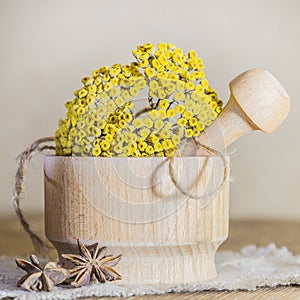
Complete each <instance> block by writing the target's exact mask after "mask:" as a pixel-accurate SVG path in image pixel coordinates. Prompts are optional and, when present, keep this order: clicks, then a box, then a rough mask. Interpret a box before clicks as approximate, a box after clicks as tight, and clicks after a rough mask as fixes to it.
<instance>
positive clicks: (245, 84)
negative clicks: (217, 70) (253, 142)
mask: <svg viewBox="0 0 300 300" xmlns="http://www.w3.org/2000/svg"><path fill="white" fill-rule="evenodd" d="M229 88H230V92H231V95H230V98H229V100H228V103H227V104H226V106H225V108H224V109H223V111H222V112H221V113H220V115H219V116H218V118H217V119H216V120H215V121H214V122H213V123H212V124H211V125H210V126H209V127H207V128H206V129H205V130H204V131H203V132H202V133H201V134H200V135H199V137H197V138H196V140H197V141H198V142H200V143H201V144H204V145H207V146H210V147H212V148H214V149H216V150H218V151H222V150H223V149H225V148H227V147H228V146H229V145H230V144H231V143H233V142H234V141H235V140H236V139H238V138H239V137H240V136H242V135H245V134H247V133H248V132H250V131H254V130H261V131H263V132H266V133H270V132H272V131H274V130H275V129H276V128H277V127H279V126H280V124H281V123H282V122H283V121H284V120H285V118H286V116H287V115H288V113H289V110H290V100H289V96H288V94H287V92H286V91H285V89H284V88H283V87H282V85H281V84H280V83H279V82H278V80H277V79H276V78H275V77H274V76H273V75H272V74H270V73H269V72H268V71H265V70H260V69H253V70H249V71H246V72H244V73H242V74H240V75H238V76H237V77H236V78H234V79H233V80H232V81H231V82H230V83H229ZM201 154H205V153H203V150H201V149H197V147H196V145H195V143H194V142H193V141H191V142H188V143H187V145H185V147H184V149H183V155H185V156H186V155H201Z"/></svg>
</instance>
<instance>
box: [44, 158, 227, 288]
mask: <svg viewBox="0 0 300 300" xmlns="http://www.w3.org/2000/svg"><path fill="white" fill-rule="evenodd" d="M172 166H173V170H174V176H175V178H176V181H177V183H178V184H179V185H180V187H181V188H182V189H183V190H184V191H186V192H188V194H187V195H184V194H182V193H181V192H180V191H179V190H178V189H177V188H176V187H175V186H174V183H173V182H172V180H171V178H170V173H169V161H168V160H167V159H166V158H90V157H89V158H76V157H55V156H48V157H45V163H44V170H45V224H46V227H45V230H46V236H47V237H48V239H49V240H50V241H51V242H52V243H53V244H54V246H55V247H56V248H57V250H58V252H59V253H60V254H62V253H70V252H71V253H72V252H77V251H76V250H77V247H76V239H80V240H82V241H83V242H85V243H86V244H88V245H90V244H93V243H96V242H100V244H102V245H103V246H107V247H108V252H109V254H113V255H118V254H120V253H123V258H122V260H121V262H120V263H119V265H118V266H117V270H118V272H119V273H120V274H122V276H123V279H122V281H120V284H122V285H126V284H159V283H161V284H174V283H190V282H197V281H200V280H207V279H209V278H213V277H214V276H216V269H215V263H214V257H215V253H216V250H217V248H218V247H219V246H220V244H221V243H222V242H224V240H225V239H226V238H227V235H228V218H229V211H228V205H229V178H228V176H227V178H226V180H225V182H224V183H223V185H222V188H221V189H220V190H219V191H218V192H217V193H214V191H216V190H217V189H218V187H219V185H220V184H221V182H222V179H223V174H224V165H223V162H222V160H221V159H220V158H218V157H212V156H211V157H183V158H181V157H176V158H174V160H173V161H172ZM207 194H208V197H207V196H206V195H207ZM196 195H197V196H198V195H201V196H203V197H202V198H201V199H199V200H198V199H193V198H192V197H194V196H196Z"/></svg>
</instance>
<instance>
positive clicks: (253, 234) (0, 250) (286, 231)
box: [0, 217, 300, 300]
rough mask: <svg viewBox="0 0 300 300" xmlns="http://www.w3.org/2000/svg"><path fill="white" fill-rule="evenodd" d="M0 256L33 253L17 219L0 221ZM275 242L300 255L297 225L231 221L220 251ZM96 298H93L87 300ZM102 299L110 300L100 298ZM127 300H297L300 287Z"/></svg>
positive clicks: (37, 224)
mask: <svg viewBox="0 0 300 300" xmlns="http://www.w3.org/2000/svg"><path fill="white" fill-rule="evenodd" d="M30 220H32V224H33V228H34V229H35V230H36V231H37V232H41V231H42V228H43V220H42V218H41V217H30ZM0 240H1V242H0V255H8V256H28V254H30V253H31V252H32V251H33V248H32V245H31V243H30V240H29V238H28V237H27V235H26V234H25V233H24V231H23V230H22V229H21V226H20V225H19V223H18V222H17V220H16V218H7V219H2V220H0ZM270 242H274V243H275V244H276V245H277V246H287V247H288V248H289V249H290V250H291V251H293V252H294V253H300V222H299V223H296V222H280V221H278V222H275V221H272V222H267V221H266V222H262V221H231V222H230V234H229V238H228V240H227V241H226V242H225V243H224V244H223V245H222V246H221V248H220V250H219V251H222V250H233V251H237V250H239V249H240V248H241V247H243V246H245V245H247V244H256V245H258V246H265V245H267V244H268V243H270ZM89 299H96V298H89ZM102 299H105V300H108V299H110V300H111V299H113V298H102ZM128 299H130V300H150V299H151V300H159V299H163V300H169V299H183V300H193V299H211V300H214V299H242V300H244V299H245V300H246V299H275V300H276V299H287V300H293V299H299V300H300V287H297V286H290V287H278V288H263V289H259V290H257V291H254V292H241V291H239V292H197V293H180V294H176V293H171V294H165V295H160V296H141V297H131V298H128Z"/></svg>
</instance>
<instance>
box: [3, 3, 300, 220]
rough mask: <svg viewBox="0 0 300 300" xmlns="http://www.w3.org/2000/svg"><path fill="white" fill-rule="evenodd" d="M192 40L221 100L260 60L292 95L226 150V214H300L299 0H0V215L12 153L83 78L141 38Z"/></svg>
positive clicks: (51, 125) (122, 56)
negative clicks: (285, 112)
mask: <svg viewBox="0 0 300 300" xmlns="http://www.w3.org/2000/svg"><path fill="white" fill-rule="evenodd" d="M160 41H167V42H172V43H175V44H176V45H177V46H178V47H180V48H183V49H184V50H189V49H195V50H197V51H198V53H199V55H200V57H202V59H203V60H204V63H205V65H206V74H207V77H208V79H209V81H210V83H211V84H212V86H213V87H214V88H215V89H216V90H217V91H218V92H219V95H220V97H221V98H222V99H224V100H226V99H228V94H229V92H228V82H229V81H230V80H231V79H232V78H233V77H234V76H235V75H237V74H238V73H240V72H242V71H244V70H246V69H249V68H254V67H259V68H265V69H267V70H269V71H270V72H271V73H273V74H274V75H275V76H276V77H277V78H278V79H279V81H281V83H282V84H283V85H284V86H285V88H286V89H287V91H288V92H289V94H290V97H291V101H292V111H291V114H290V115H289V117H288V119H287V121H286V122H285V123H284V124H283V126H282V127H280V128H279V129H278V130H277V131H276V132H275V133H273V134H271V135H264V134H262V133H253V134H251V135H249V136H247V137H244V138H242V139H240V140H239V141H238V142H236V143H235V145H234V146H233V147H232V149H236V152H235V154H234V155H233V158H232V176H233V177H234V183H233V184H232V190H231V216H232V217H233V218H263V219H266V218H277V219H296V220H300V195H299V186H300V184H299V183H300V182H299V172H300V158H299V155H300V139H299V129H300V126H299V123H298V122H299V121H300V118H299V114H300V101H299V99H300V90H299V83H300V79H299V78H300V75H299V72H300V63H299V56H300V1H298V0H294V1H293V0H270V1H266V0H251V1H248V0H247V1H241V0H236V1H234V0H227V1H221V0H220V1H212V0H210V1H202V0H201V1H200V0H198V1H191V0H190V1H189V0H185V1H182V0H181V1H176V0H172V1H168V0H164V1H162V0H152V1H142V0H139V1H130V0H127V1H124V0H123V1H121V0H119V1H112V0H111V1H101V0H97V1H96V0H86V1H78V0H75V1H74V0H73V1H65V0H63V1H53V0H52V1H50V0H44V1H41V0H36V1H34V0H19V1H16V0H6V1H5V0H0V45H1V46H0V66H1V68H0V99H1V100H0V101H1V110H0V111H1V118H0V122H1V124H0V136H1V148H0V160H1V161H0V180H1V189H0V196H1V197H0V216H4V215H7V214H12V209H11V205H10V197H11V194H12V193H11V191H12V187H13V177H14V172H15V169H16V163H15V158H16V156H17V155H18V153H19V152H20V151H21V150H22V149H23V148H24V147H26V146H27V145H28V144H29V143H31V142H32V141H34V140H35V139H36V138H39V137H42V136H49V135H53V134H54V131H55V129H56V126H57V121H58V119H59V118H60V117H63V116H64V114H65V108H64V103H65V101H66V100H69V99H71V97H72V93H73V91H74V90H75V89H77V88H78V87H80V86H81V83H80V79H81V78H82V77H83V76H85V75H89V74H90V73H91V71H92V70H93V69H94V68H96V67H98V66H101V65H110V64H113V63H117V62H120V63H126V62H129V61H131V60H132V57H131V50H132V49H134V48H135V46H136V45H138V44H140V43H145V42H153V43H158V42H160ZM28 178H29V180H28V189H27V191H28V195H29V197H30V198H29V199H28V200H27V201H26V205H24V208H25V210H26V211H27V212H36V211H42V202H43V192H42V189H43V182H42V160H41V159H36V160H35V161H34V163H33V166H32V167H31V169H30V171H29V176H28Z"/></svg>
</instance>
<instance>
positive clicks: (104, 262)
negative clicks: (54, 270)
mask: <svg viewBox="0 0 300 300" xmlns="http://www.w3.org/2000/svg"><path fill="white" fill-rule="evenodd" d="M77 244H78V248H79V252H80V255H76V254H62V257H64V258H66V259H68V260H70V261H71V262H72V263H73V264H74V265H75V266H76V267H75V268H73V269H71V270H70V277H71V278H74V281H73V282H72V283H71V284H72V285H73V286H75V287H80V286H84V285H87V284H90V283H96V282H101V283H103V282H106V281H113V280H120V279H122V277H121V275H120V274H119V273H118V272H116V271H115V270H114V269H113V267H114V266H116V265H117V264H118V263H119V261H120V259H121V257H122V255H121V254H120V255H118V256H112V255H108V256H105V255H104V254H105V252H106V247H102V248H100V247H99V244H98V243H97V244H96V245H94V247H93V248H92V249H91V250H89V249H88V248H87V247H86V246H85V245H84V244H83V243H82V242H81V241H80V240H77Z"/></svg>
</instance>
